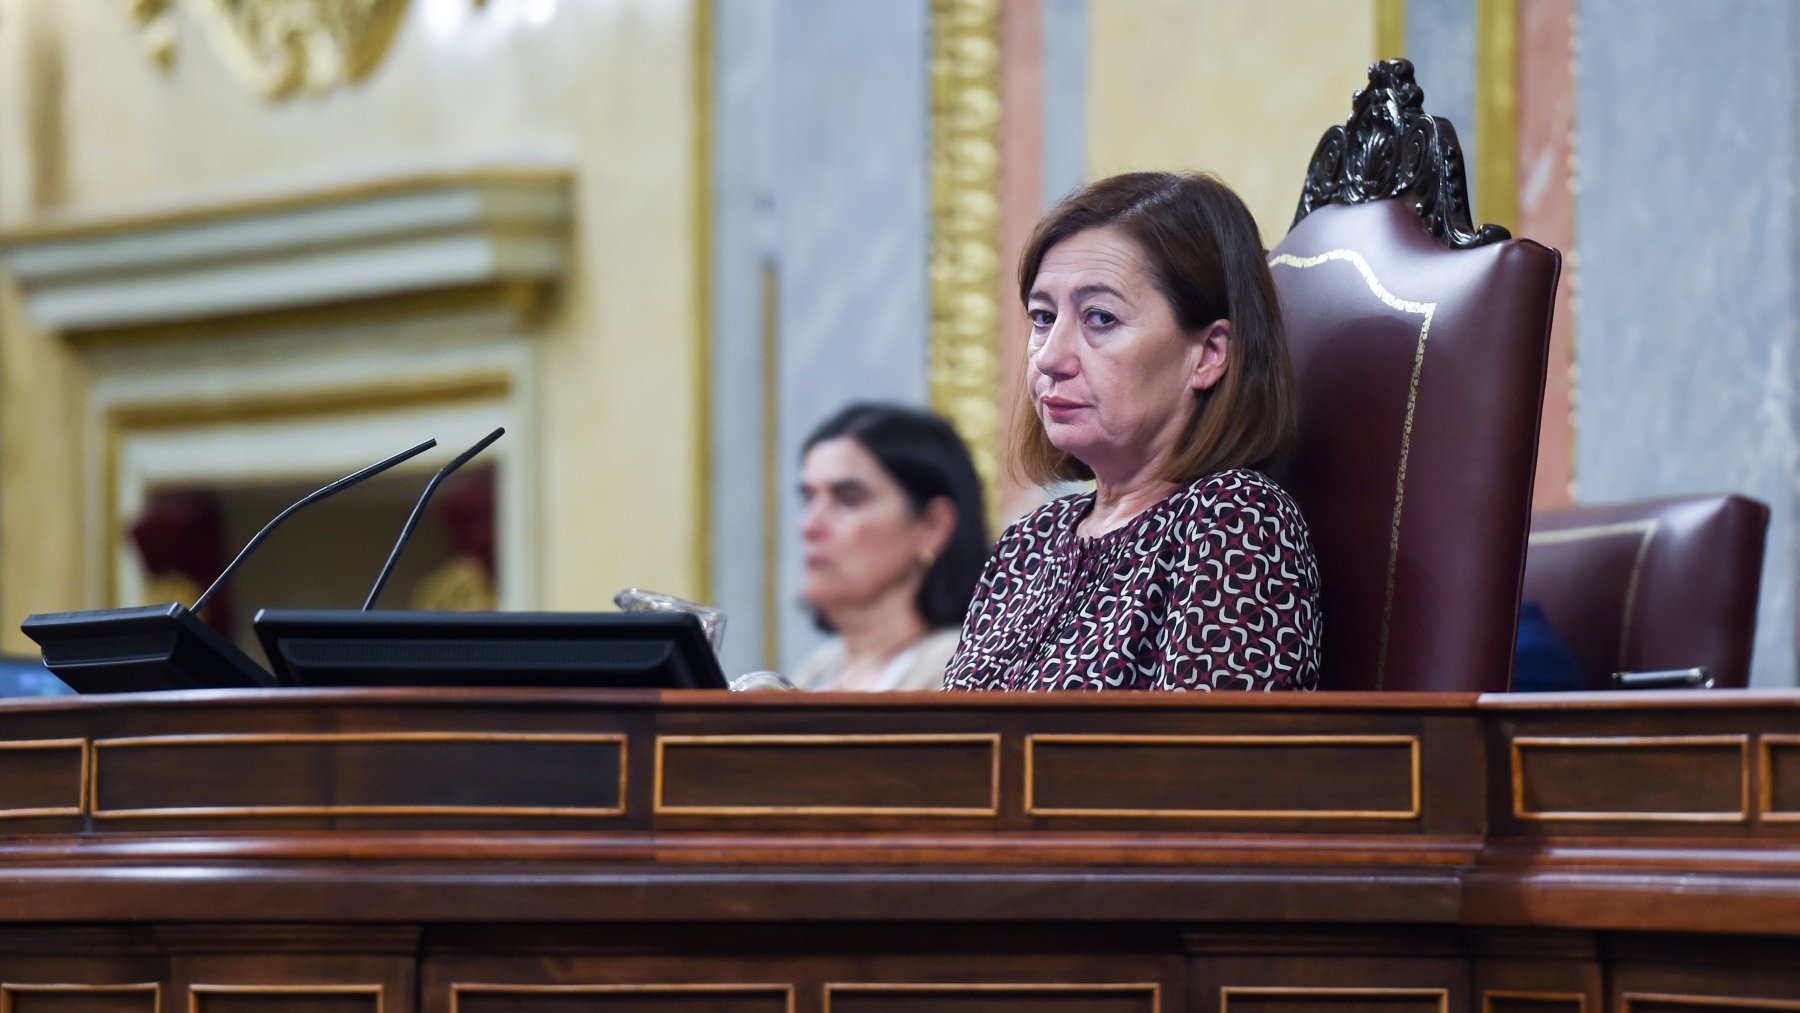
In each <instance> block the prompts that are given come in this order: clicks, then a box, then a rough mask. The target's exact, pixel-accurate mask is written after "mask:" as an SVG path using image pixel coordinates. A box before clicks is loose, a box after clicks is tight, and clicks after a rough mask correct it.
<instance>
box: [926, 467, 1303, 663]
mask: <svg viewBox="0 0 1800 1013" xmlns="http://www.w3.org/2000/svg"><path fill="white" fill-rule="evenodd" d="M1093 505H1094V494H1093V493H1087V494H1085V495H1081V496H1068V497H1065V498H1063V499H1059V500H1055V501H1052V502H1050V503H1047V504H1045V505H1044V506H1042V507H1039V508H1038V509H1037V510H1035V511H1033V512H1031V513H1030V514H1027V515H1026V516H1025V517H1024V518H1022V519H1020V520H1019V522H1018V523H1016V524H1014V525H1013V526H1012V527H1010V528H1008V529H1007V531H1006V533H1005V534H1004V535H1002V536H1001V538H1000V544H999V545H998V546H996V547H995V549H994V555H993V558H992V559H990V560H989V561H988V565H987V569H986V570H985V571H984V572H983V573H982V575H981V583H980V584H978V585H977V586H976V588H975V600H974V601H973V602H972V603H971V604H970V606H969V615H968V618H967V619H966V620H964V622H963V632H962V642H961V643H960V644H959V645H958V647H957V649H956V654H955V656H954V657H952V658H951V659H950V666H949V668H948V669H947V670H946V671H945V676H944V688H945V689H1162V690H1213V689H1260V690H1269V689H1314V688H1316V687H1317V686H1318V684H1319V639H1320V617H1319V567H1318V562H1317V560H1315V559H1314V558H1313V550H1312V544H1311V541H1310V540H1309V539H1308V537H1307V533H1306V522H1305V521H1304V520H1303V519H1302V518H1301V517H1300V510H1299V508H1298V507H1296V506H1295V505H1294V501H1293V500H1292V499H1289V498H1288V494H1287V493H1286V492H1285V491H1284V490H1283V489H1282V488H1281V487H1280V486H1278V485H1276V484H1275V483H1274V482H1272V481H1270V480H1269V479H1267V478H1265V477H1263V476H1262V475H1261V474H1260V473H1258V472H1254V471H1248V470H1243V469H1239V470H1234V471H1221V472H1217V473H1215V474H1212V475H1208V476H1206V477H1205V478H1202V479H1199V480H1198V481H1196V482H1194V483H1193V484H1192V485H1189V486H1188V487H1187V488H1185V489H1182V490H1180V491H1179V492H1176V493H1174V494H1173V495H1171V496H1170V497H1169V498H1167V499H1165V500H1163V501H1162V502H1161V503H1158V504H1156V505H1155V506H1152V507H1150V508H1149V509H1148V510H1145V511H1144V512H1143V513H1141V514H1139V515H1138V516H1136V517H1134V518H1132V519H1131V520H1130V521H1129V522H1127V523H1126V524H1125V525H1124V526H1122V527H1119V528H1116V529H1114V530H1112V531H1109V532H1107V533H1106V534H1103V535H1100V536H1098V537H1095V538H1082V537H1080V536H1079V535H1077V534H1076V532H1075V527H1076V525H1077V524H1079V523H1080V522H1081V520H1082V518H1084V517H1086V516H1087V514H1088V512H1089V511H1090V510H1092V509H1093Z"/></svg>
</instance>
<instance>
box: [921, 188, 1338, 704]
mask: <svg viewBox="0 0 1800 1013" xmlns="http://www.w3.org/2000/svg"><path fill="white" fill-rule="evenodd" d="M1263 256H1264V255H1263V250H1262V243H1261V240H1260V237H1259V236H1258V233H1257V230H1256V223H1255V221H1254V220H1252V218H1251V217H1250V213H1249V211H1248V210H1247V209H1246V208H1245V207H1244V205H1243V202H1242V201H1240V200H1239V199H1238V197H1237V195H1236V194H1234V193H1232V192H1231V190H1229V189H1228V188H1227V187H1226V186H1225V185H1224V184H1222V183H1220V182H1219V181H1218V180H1216V179H1213V178H1212V177H1210V176H1206V175H1198V174H1189V175H1177V174H1173V173H1148V172H1145V173H1129V174H1126V175H1123V176H1115V177H1113V178H1111V179H1105V180H1101V181H1099V182H1097V183H1093V184H1090V185H1089V186H1087V187H1084V188H1083V189H1081V190H1079V191H1077V192H1076V193H1074V194H1072V195H1070V196H1069V197H1068V198H1066V199H1065V200H1063V202H1062V203H1061V204H1059V205H1057V206H1056V207H1055V208H1054V209H1052V210H1051V212H1050V213H1049V214H1048V215H1047V216H1045V218H1044V220H1043V221H1042V222H1040V223H1039V224H1038V227H1037V230H1036V231H1035V232H1034V233H1033V235H1032V237H1031V240H1030V242H1029V243H1028V244H1027V245H1026V248H1025V251H1024V254H1023V255H1022V256H1021V258H1020V263H1019V297H1020V300H1021V301H1022V302H1023V303H1024V306H1025V312H1026V314H1027V315H1028V316H1029V317H1030V319H1031V337H1030V339H1029V342H1028V344H1027V350H1026V355H1027V364H1026V382H1027V384H1028V390H1027V395H1028V396H1026V397H1024V398H1021V399H1020V403H1019V408H1018V415H1017V417H1016V418H1015V419H1014V423H1015V425H1014V427H1013V432H1014V434H1015V445H1014V447H1013V450H1014V457H1015V464H1016V466H1017V467H1018V469H1019V471H1020V472H1021V474H1022V477H1024V478H1026V479H1028V480H1030V481H1034V482H1046V481H1049V480H1053V479H1075V478H1092V479H1093V480H1094V491H1093V492H1092V493H1088V494H1085V495H1080V496H1071V497H1067V498H1064V499H1059V500H1055V501H1053V502H1051V503H1049V504H1047V505H1045V506H1043V507H1041V508H1039V509H1038V510H1036V511H1034V512H1032V513H1031V514H1028V515H1027V516H1026V517H1024V518H1023V519H1022V520H1020V521H1019V522H1018V523H1017V524H1014V525H1013V526H1012V527H1011V528H1010V529H1008V530H1007V532H1006V534H1004V535H1003V536H1002V537H1001V539H1000V543H999V545H997V546H996V547H995V550H994V556H993V558H992V559H991V560H990V561H989V563H988V566H987V569H986V570H985V571H984V572H983V574H982V578H981V583H980V585H979V587H978V588H977V590H976V597H975V603H974V605H973V606H972V607H971V608H970V610H969V615H968V619H967V621H966V623H965V625H964V627H963V636H962V642H961V645H960V646H959V648H958V650H957V653H956V655H955V657H954V658H953V659H952V660H951V662H950V667H949V671H948V673H947V675H946V678H945V685H946V687H947V688H951V689H1114V688H1117V689H1172V690H1181V689H1192V690H1207V689H1312V688H1314V687H1316V686H1317V684H1318V678H1319V671H1318V658H1319V635H1320V618H1319V604H1318V594H1319V574H1318V565H1317V563H1316V561H1315V560H1314V558H1313V551H1312V546H1311V543H1310V541H1309V539H1308V537H1307V531H1306V524H1305V522H1304V521H1303V520H1302V519H1301V517H1300V512H1299V510H1298V509H1297V508H1296V507H1295V506H1294V503H1293V501H1292V500H1291V499H1289V497H1288V495H1287V493H1286V492H1285V491H1283V490H1282V489H1281V488H1280V487H1279V486H1277V485H1276V484H1275V483H1273V482H1271V481H1270V480H1269V479H1268V478H1266V477H1264V476H1263V475H1262V474H1261V473H1260V472H1258V471H1256V470H1254V469H1256V468H1257V467H1259V466H1261V465H1263V464H1264V463H1265V462H1267V461H1268V460H1269V459H1270V458H1271V457H1273V456H1274V455H1275V454H1276V453H1277V452H1278V451H1279V450H1280V449H1281V448H1282V445H1283V444H1284V443H1285V441H1286V440H1287V439H1288V438H1289V436H1290V434H1291V433H1292V431H1293V428H1294V406H1293V390H1292V382H1293V381H1292V377H1291V372H1290V367H1289V365H1288V358H1287V347H1286V344H1285V340H1284V336H1283V333H1282V328H1281V316H1280V311H1279V309H1278V307H1277V305H1276V301H1275V287H1274V283H1273V281H1272V279H1271V278H1270V276H1269V269H1268V265H1267V263H1266V262H1265V261H1264V259H1263Z"/></svg>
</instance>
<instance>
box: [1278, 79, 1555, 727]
mask: <svg viewBox="0 0 1800 1013" xmlns="http://www.w3.org/2000/svg"><path fill="white" fill-rule="evenodd" d="M1422 101H1423V96H1422V93H1421V92H1420V90H1419V88H1418V86H1417V85H1416V84H1414V83H1413V79H1412V67H1411V65H1410V64H1408V63H1407V62H1406V61H1404V60H1393V61H1387V62H1384V63H1381V64H1377V65H1375V66H1373V67H1371V68H1370V72H1369V86H1368V87H1367V88H1365V89H1364V90H1362V91H1359V92H1357V94H1356V97H1355V100H1354V107H1355V108H1354V112H1353V113H1352V115H1351V117H1350V119H1349V121H1348V122H1347V123H1346V124H1345V125H1344V126H1340V127H1333V128H1332V129H1331V130H1330V131H1328V132H1327V133H1326V135H1325V137H1324V138H1323V139H1322V140H1321V141H1320V142H1319V147H1318V149H1317V151H1316V152H1315V153H1314V155H1313V162H1312V165H1311V167H1310V169H1309V171H1308V173H1307V184H1306V188H1305V192H1304V195H1303V196H1302V198H1301V201H1300V209H1299V214H1298V215H1297V216H1296V220H1295V224H1294V226H1293V229H1292V230H1291V231H1290V232H1289V233H1288V235H1287V237H1286V238H1285V239H1283V240H1282V242H1281V244H1280V245H1279V246H1277V247H1276V248H1275V250H1274V251H1273V252H1272V253H1271V254H1270V258H1269V263H1270V266H1271V268H1272V270H1273V273H1274V277H1275V285H1276V288H1277V290H1278V292H1279V293H1280V297H1281V306H1282V314H1283V317H1284V319H1285V322H1286V325H1287V334H1288V343H1289V347H1290V350H1291V352H1292V356H1293V362H1294V371H1295V381H1296V388H1297V389H1296V393H1297V396H1298V399H1299V406H1300V433H1299V439H1298V440H1297V442H1296V446H1295V448H1294V450H1293V452H1292V453H1291V454H1290V455H1289V456H1288V457H1287V459H1285V460H1284V461H1283V462H1282V464H1281V466H1280V467H1278V468H1277V477H1278V478H1279V479H1280V480H1281V481H1282V482H1283V484H1284V485H1285V486H1286V488H1287V489H1288V490H1289V492H1291V493H1292V494H1293V496H1294V498H1295V500H1296V501H1297V502H1298V503H1299V505H1300V508H1301V510H1302V512H1303V513H1304V514H1305V516H1306V519H1307V523H1308V526H1309V527H1310V528H1311V531H1312V536H1313V542H1314V549H1315V550H1316V551H1317V553H1318V557H1319V562H1320V571H1321V576H1322V579H1323V582H1324V587H1323V592H1322V594H1323V599H1324V600H1323V609H1324V620H1325V642H1324V659H1323V667H1322V680H1321V685H1322V687H1323V688H1327V689H1392V690H1444V691H1477V692H1488V691H1496V690H1504V689H1506V688H1507V685H1508V682H1509V679H1510V677H1511V673H1512V658H1513V639H1514V636H1515V635H1516V629H1517V625H1518V606H1519V590H1520V582H1521V577H1522V574H1523V571H1524V564H1525V536H1526V530H1527V524H1528V520H1529V516H1530V510H1531V477H1532V469H1533V466H1534V464H1535V460H1536V454H1537V429H1538V417H1539V414H1540V412H1541V410H1542V404H1543V389H1544V370H1545V364H1546V358H1547V354H1548V348H1549V341H1550V315H1551V308H1552V298H1553V296H1554V293H1555V290H1556V280H1557V275H1558V272H1559V271H1560V267H1561V256H1560V255H1559V254H1558V253H1557V252H1556V251H1555V250H1552V249H1549V248H1548V247H1545V246H1541V245H1539V244H1537V243H1534V242H1531V241H1529V240H1510V239H1509V238H1508V236H1507V233H1506V231H1505V230H1504V229H1500V228H1498V227H1497V226H1491V225H1489V226H1483V227H1482V228H1480V229H1475V228H1473V227H1472V226H1471V225H1470V219H1469V212H1468V196H1467V191H1466V188H1465V185H1464V182H1463V174H1462V160H1461V153H1460V151H1459V150H1458V148H1457V145H1456V136H1455V131H1454V130H1453V129H1452V128H1451V126H1450V124H1449V123H1448V122H1446V121H1444V120H1441V119H1437V118H1435V117H1431V116H1428V115H1426V114H1425V113H1424V112H1423V111H1422V109H1421V105H1422Z"/></svg>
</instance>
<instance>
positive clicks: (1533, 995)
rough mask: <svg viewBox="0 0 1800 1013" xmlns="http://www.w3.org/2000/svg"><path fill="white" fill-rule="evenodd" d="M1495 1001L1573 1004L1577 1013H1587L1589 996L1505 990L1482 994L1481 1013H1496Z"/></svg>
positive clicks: (1577, 993) (1569, 993)
mask: <svg viewBox="0 0 1800 1013" xmlns="http://www.w3.org/2000/svg"><path fill="white" fill-rule="evenodd" d="M1495 999H1519V1000H1523V1001H1525V1002H1573V1003H1574V1004H1575V1013H1587V996H1585V995H1583V994H1581V993H1579V992H1515V991H1508V990H1505V989H1495V990H1493V991H1488V992H1483V993H1481V1013H1494V1000H1495Z"/></svg>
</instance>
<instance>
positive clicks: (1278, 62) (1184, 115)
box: [1087, 0, 1376, 246]
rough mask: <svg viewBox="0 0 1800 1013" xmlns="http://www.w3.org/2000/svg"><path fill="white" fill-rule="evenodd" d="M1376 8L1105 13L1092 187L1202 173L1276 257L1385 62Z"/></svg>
mask: <svg viewBox="0 0 1800 1013" xmlns="http://www.w3.org/2000/svg"><path fill="white" fill-rule="evenodd" d="M1375 8H1376V3H1375V0H1281V2H1280V3H1269V2H1267V0H1093V5H1092V29H1091V30H1092V48H1091V51H1090V59H1091V64H1090V66H1091V68H1092V73H1091V74H1090V76H1089V79H1088V80H1089V85H1088V88H1089V91H1088V117H1087V123H1088V171H1089V175H1090V176H1091V177H1100V176H1107V175H1111V174H1113V173H1117V172H1124V171H1126V170H1129V169H1204V170H1208V171H1211V172H1213V173H1216V174H1217V175H1219V176H1220V177H1221V178H1223V179H1224V180H1225V182H1226V183H1227V184H1229V185H1230V186H1231V187H1232V188H1233V189H1235V190H1237V192H1238V193H1239V194H1240V195H1241V196H1242V197H1243V198H1244V202H1245V203H1246V204H1248V205H1249V206H1250V211H1251V213H1253V214H1254V215H1255V216H1256V221H1257V224H1258V225H1260V226H1261V228H1262V234H1263V242H1264V244H1265V245H1268V246H1273V245H1275V243H1277V242H1279V241H1280V239H1281V237H1282V236H1284V235H1286V234H1287V228H1288V224H1289V223H1290V222H1291V221H1292V220H1293V217H1294V205H1295V203H1296V202H1297V201H1298V200H1299V198H1300V185H1301V183H1302V182H1303V181H1304V179H1305V176H1306V163H1307V160H1308V159H1309V158H1310V157H1311V155H1312V149H1313V146H1314V145H1315V144H1317V143H1318V141H1319V135H1320V134H1321V133H1323V132H1324V131H1325V128H1326V127H1328V126H1330V125H1331V124H1333V123H1341V122H1343V120H1344V117H1345V116H1346V115H1348V113H1349V110H1350V94H1351V93H1352V92H1354V91H1355V90H1356V89H1357V88H1359V87H1361V86H1362V85H1363V84H1364V83H1365V82H1366V81H1367V75H1366V73H1365V71H1364V68H1365V67H1366V66H1367V65H1368V63H1369V62H1370V61H1371V60H1372V59H1373V58H1374V53H1375V28H1376V17H1375V14H1376V10H1375Z"/></svg>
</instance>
